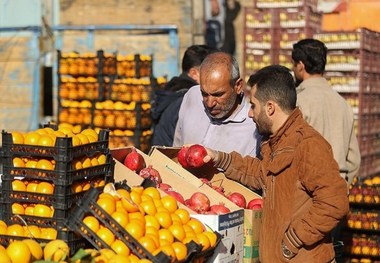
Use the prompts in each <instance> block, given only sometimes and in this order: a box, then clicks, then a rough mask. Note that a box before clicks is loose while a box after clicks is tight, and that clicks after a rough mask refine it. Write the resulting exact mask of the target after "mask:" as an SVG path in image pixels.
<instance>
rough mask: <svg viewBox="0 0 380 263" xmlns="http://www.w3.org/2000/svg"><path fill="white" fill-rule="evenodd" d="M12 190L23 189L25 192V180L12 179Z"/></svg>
mask: <svg viewBox="0 0 380 263" xmlns="http://www.w3.org/2000/svg"><path fill="white" fill-rule="evenodd" d="M12 190H13V191H22V192H25V191H26V185H25V183H24V182H23V181H21V180H17V179H16V180H13V181H12Z"/></svg>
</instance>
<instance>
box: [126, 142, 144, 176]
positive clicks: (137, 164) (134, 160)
mask: <svg viewBox="0 0 380 263" xmlns="http://www.w3.org/2000/svg"><path fill="white" fill-rule="evenodd" d="M124 165H125V166H127V167H128V168H129V169H131V170H132V171H135V172H137V173H139V172H140V170H141V169H143V168H144V167H145V160H144V157H143V156H142V155H141V154H139V153H138V152H137V151H136V149H135V148H132V151H131V152H130V153H128V154H127V156H126V157H125V159H124Z"/></svg>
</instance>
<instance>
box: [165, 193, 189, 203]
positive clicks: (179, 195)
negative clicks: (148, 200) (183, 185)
mask: <svg viewBox="0 0 380 263" xmlns="http://www.w3.org/2000/svg"><path fill="white" fill-rule="evenodd" d="M166 193H167V194H168V195H171V196H173V197H174V198H175V199H177V201H178V202H180V203H181V204H185V199H184V198H183V196H182V195H181V194H180V193H178V192H176V191H174V190H168V191H167V192H166Z"/></svg>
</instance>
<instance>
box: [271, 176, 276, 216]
mask: <svg viewBox="0 0 380 263" xmlns="http://www.w3.org/2000/svg"><path fill="white" fill-rule="evenodd" d="M271 176H272V180H271V181H272V182H271V192H272V194H271V197H270V198H271V202H270V208H271V209H272V210H273V209H274V180H275V177H274V175H273V174H272V175H271Z"/></svg>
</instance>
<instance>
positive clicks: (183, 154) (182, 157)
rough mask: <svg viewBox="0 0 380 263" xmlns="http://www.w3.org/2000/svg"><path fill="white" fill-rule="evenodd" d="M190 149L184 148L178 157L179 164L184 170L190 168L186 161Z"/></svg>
mask: <svg viewBox="0 0 380 263" xmlns="http://www.w3.org/2000/svg"><path fill="white" fill-rule="evenodd" d="M188 149H189V148H188V147H186V146H182V147H181V150H179V152H178V155H177V159H178V162H179V163H180V164H181V165H182V167H183V168H188V167H189V166H188V164H187V161H186V152H187V150H188Z"/></svg>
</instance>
